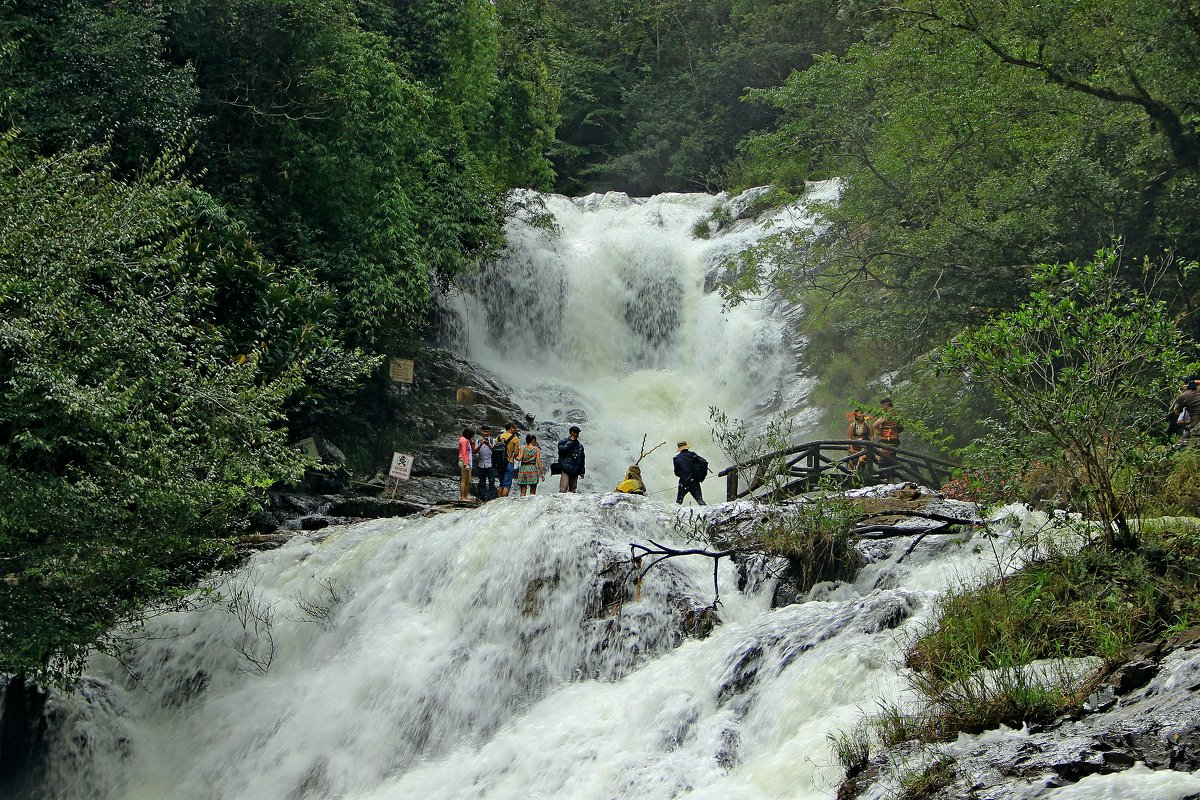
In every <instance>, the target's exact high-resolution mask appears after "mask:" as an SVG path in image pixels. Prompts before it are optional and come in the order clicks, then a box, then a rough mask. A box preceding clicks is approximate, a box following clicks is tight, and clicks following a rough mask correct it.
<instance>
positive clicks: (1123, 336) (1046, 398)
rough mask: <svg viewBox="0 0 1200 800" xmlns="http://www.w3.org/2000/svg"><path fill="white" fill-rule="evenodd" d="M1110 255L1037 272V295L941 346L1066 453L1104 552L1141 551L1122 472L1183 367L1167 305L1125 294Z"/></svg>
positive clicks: (1133, 500)
mask: <svg viewBox="0 0 1200 800" xmlns="http://www.w3.org/2000/svg"><path fill="white" fill-rule="evenodd" d="M1118 266H1119V261H1118V258H1117V256H1116V254H1114V253H1103V252H1102V253H1100V254H1099V255H1098V256H1097V259H1096V261H1094V262H1092V263H1088V264H1083V265H1077V264H1074V263H1071V264H1065V265H1052V266H1043V267H1040V268H1039V269H1038V271H1037V273H1036V274H1035V276H1034V280H1035V289H1034V291H1033V293H1032V295H1031V296H1030V299H1029V300H1028V301H1027V302H1026V303H1024V304H1023V305H1022V306H1021V307H1020V308H1019V309H1017V310H1016V311H1012V312H1008V313H1006V314H1001V315H998V316H996V317H994V318H993V319H992V320H990V321H989V322H988V323H987V324H985V325H983V326H982V327H980V328H977V329H975V330H972V331H969V332H968V333H965V334H964V335H962V336H961V337H959V338H958V339H956V340H954V341H953V342H951V343H950V344H949V345H948V346H947V348H946V354H945V355H946V366H947V367H948V368H950V369H959V370H964V371H966V372H968V373H969V374H970V375H971V378H972V380H973V381H974V382H975V383H976V385H978V386H980V387H986V388H987V389H988V390H990V391H992V392H994V393H995V394H996V396H997V398H998V399H999V400H1000V402H1001V403H1002V404H1003V406H1004V407H1005V410H1006V411H1007V412H1008V413H1009V414H1010V415H1011V416H1012V418H1013V419H1014V420H1015V421H1016V422H1017V423H1018V424H1019V425H1020V426H1022V427H1023V428H1024V429H1025V430H1026V431H1028V432H1029V433H1030V434H1031V435H1033V436H1036V437H1044V438H1045V439H1046V440H1047V441H1048V442H1050V443H1052V444H1053V446H1054V447H1055V448H1056V449H1057V450H1058V451H1060V452H1061V453H1062V456H1063V464H1064V466H1065V469H1066V470H1067V471H1069V472H1070V474H1071V475H1072V476H1073V477H1074V479H1075V482H1076V484H1077V485H1078V486H1079V491H1078V492H1077V495H1078V496H1079V497H1080V498H1081V499H1085V500H1089V501H1090V503H1089V504H1090V505H1092V506H1093V507H1094V510H1095V512H1096V513H1097V514H1098V515H1099V517H1100V519H1101V520H1102V522H1103V523H1104V528H1105V535H1104V538H1105V542H1106V543H1107V544H1108V545H1109V546H1116V547H1128V546H1132V545H1134V544H1135V543H1136V531H1133V530H1131V527H1130V526H1131V521H1133V520H1135V518H1136V515H1137V514H1136V512H1137V511H1138V508H1139V504H1140V502H1141V493H1140V492H1139V491H1138V489H1139V487H1137V486H1136V484H1130V483H1125V484H1122V483H1121V482H1120V481H1119V480H1118V478H1119V475H1120V474H1121V473H1122V472H1123V471H1127V470H1130V469H1133V470H1134V471H1136V470H1137V465H1136V464H1134V463H1133V460H1134V459H1137V458H1138V457H1139V456H1140V455H1141V454H1143V453H1144V452H1145V446H1144V445H1145V442H1146V440H1147V438H1148V431H1150V430H1152V429H1153V427H1154V426H1155V424H1156V423H1158V421H1159V417H1160V416H1161V410H1162V409H1163V408H1165V407H1166V406H1167V404H1168V402H1169V400H1170V392H1171V388H1172V386H1173V384H1174V382H1175V381H1176V380H1177V379H1178V376H1179V375H1182V374H1183V370H1184V368H1185V366H1186V363H1187V362H1186V360H1185V358H1184V355H1183V339H1182V336H1181V334H1180V332H1179V330H1178V328H1176V327H1175V325H1174V322H1173V321H1172V319H1171V318H1170V316H1169V315H1168V314H1167V311H1166V307H1165V304H1164V303H1162V302H1154V301H1151V300H1149V299H1148V298H1146V297H1145V296H1144V295H1142V294H1140V293H1139V292H1136V291H1132V290H1129V289H1127V288H1125V287H1124V286H1123V285H1122V283H1121V281H1120V280H1119V279H1118V275H1117V272H1118Z"/></svg>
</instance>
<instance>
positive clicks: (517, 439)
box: [492, 422, 521, 497]
mask: <svg viewBox="0 0 1200 800" xmlns="http://www.w3.org/2000/svg"><path fill="white" fill-rule="evenodd" d="M520 460H521V436H520V431H518V430H517V424H516V423H515V422H510V423H508V424H507V425H505V426H504V433H502V434H500V435H499V436H497V437H496V446H495V448H493V450H492V464H493V466H494V468H495V470H496V472H497V473H498V477H499V478H500V489H499V492H500V494H499V496H500V497H508V492H509V490H510V489H512V484H513V477H514V476H515V475H516V472H517V462H518V461H520Z"/></svg>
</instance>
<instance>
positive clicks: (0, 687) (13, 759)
mask: <svg viewBox="0 0 1200 800" xmlns="http://www.w3.org/2000/svg"><path fill="white" fill-rule="evenodd" d="M46 698H47V695H46V693H45V692H44V691H42V690H41V689H39V688H38V687H37V686H36V685H34V684H32V683H30V682H28V681H26V680H25V679H24V678H19V677H13V676H9V675H0V797H17V796H20V793H21V792H22V791H24V789H25V788H26V783H25V782H26V781H28V780H29V779H30V778H31V777H32V773H33V772H34V771H35V770H33V769H32V767H33V766H34V765H36V764H37V763H38V762H39V760H40V758H41V756H42V754H43V752H44V749H45V745H46V741H45V736H46V728H47V719H46V715H45V709H46Z"/></svg>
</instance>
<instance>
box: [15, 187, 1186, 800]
mask: <svg viewBox="0 0 1200 800" xmlns="http://www.w3.org/2000/svg"><path fill="white" fill-rule="evenodd" d="M835 192H836V187H834V186H833V185H831V184H827V185H820V186H816V187H814V189H813V197H816V198H824V199H831V198H832V197H833V196H834V195H835ZM546 203H547V210H548V211H550V212H551V213H553V215H554V216H555V218H556V220H557V224H558V228H559V232H558V233H557V234H556V235H549V234H547V233H546V232H544V231H543V230H541V229H539V228H536V227H533V226H530V225H527V224H525V223H520V222H514V223H513V225H512V227H511V230H510V233H511V235H512V240H513V247H512V249H511V251H510V252H509V254H508V255H507V256H506V258H505V259H504V260H503V261H502V262H500V263H498V264H496V265H493V266H492V267H491V268H490V269H489V270H487V271H485V272H484V273H483V274H482V275H481V276H480V279H479V283H478V285H477V287H476V288H475V290H474V292H472V293H470V294H469V295H464V296H460V297H459V298H457V299H456V300H455V301H454V302H456V303H458V304H459V307H460V308H461V309H462V320H463V336H464V348H465V350H466V352H467V353H468V354H469V355H470V357H472V358H473V359H475V360H476V361H478V362H479V363H481V364H483V365H485V366H486V367H488V368H489V369H491V370H492V371H494V372H495V373H496V374H497V375H499V376H500V377H501V378H502V379H503V380H504V381H505V382H507V383H509V384H510V385H511V386H512V387H514V390H515V392H516V395H517V400H518V401H519V402H520V403H521V404H522V405H523V406H524V407H526V408H528V409H531V410H533V411H534V412H535V413H536V414H538V415H539V417H540V418H541V419H546V420H555V421H556V422H558V423H560V424H562V425H563V426H564V427H565V425H567V424H569V423H570V422H574V421H579V422H581V426H582V427H583V428H584V431H585V433H584V437H583V438H584V441H585V442H586V443H587V446H588V461H589V467H590V468H589V472H588V477H587V478H586V479H585V482H584V484H583V486H582V487H581V488H582V489H583V492H584V493H582V494H579V495H557V494H551V495H542V496H537V497H531V498H521V499H518V498H515V497H513V498H508V499H501V500H498V501H495V502H492V503H489V504H487V505H485V506H483V507H482V508H479V509H477V510H459V511H452V512H449V513H445V514H442V515H439V516H435V517H430V518H423V517H414V518H405V519H398V520H379V521H374V522H366V523H362V524H358V525H353V526H349V527H344V528H334V529H327V530H325V531H320V532H317V533H309V534H301V535H299V536H298V537H297V538H295V539H293V540H292V541H291V542H289V543H288V544H287V545H285V546H284V547H282V548H281V549H279V550H276V551H272V552H269V553H263V554H260V555H258V556H257V557H255V558H254V559H253V560H252V562H251V563H250V564H249V565H248V566H247V568H246V569H244V570H242V571H239V572H238V573H236V574H233V575H227V576H219V577H218V578H216V579H214V583H213V586H212V588H213V589H214V591H215V594H213V595H212V596H211V597H209V599H207V600H205V599H204V598H198V599H197V607H196V608H195V609H194V610H190V611H187V612H177V613H171V614H165V615H161V616H158V617H156V618H154V619H151V620H150V621H149V622H148V623H147V625H146V627H145V628H144V629H143V630H140V631H138V632H137V633H136V641H134V642H133V645H134V646H133V648H132V650H131V651H130V653H129V654H128V655H127V656H126V657H125V658H124V659H123V660H122V661H120V662H118V661H116V660H113V659H110V658H96V659H94V660H93V662H92V664H91V665H90V668H89V671H88V677H87V678H86V680H85V681H84V682H83V684H82V685H81V687H80V688H79V690H78V691H76V692H75V693H73V694H69V695H61V694H56V695H54V696H53V697H52V698H51V700H50V703H49V720H50V724H51V727H50V733H49V735H50V751H49V753H48V754H47V763H48V765H49V768H48V771H47V774H46V775H45V776H43V777H44V779H42V780H41V781H40V782H39V784H38V785H37V786H36V787H34V788H33V790H32V793H31V794H32V797H34V798H37V800H334V799H335V798H336V800H453V799H455V798H461V799H463V800H466V799H467V798H470V799H471V800H475V799H477V798H478V799H482V798H488V799H489V800H531V799H533V798H538V799H543V800H668V799H669V798H688V799H689V800H701V799H702V798H703V799H706V800H806V799H807V798H828V797H831V796H832V795H833V792H834V788H835V787H836V785H837V784H838V782H839V781H840V779H841V772H840V769H839V768H838V766H837V765H836V763H835V759H834V757H833V755H832V754H831V752H830V746H829V741H828V736H829V734H830V733H832V732H837V731H840V730H844V729H846V728H848V727H850V726H851V725H852V724H853V723H854V722H855V721H856V720H858V719H859V718H860V717H861V716H862V715H863V714H864V713H870V712H872V711H873V710H875V709H876V708H877V707H878V703H879V702H880V701H881V700H883V701H887V700H894V699H897V698H900V697H901V692H902V687H903V680H902V676H901V674H900V672H899V671H898V668H897V662H898V653H899V651H900V649H901V648H902V646H903V642H904V641H905V638H906V637H907V636H909V635H911V632H912V631H913V630H914V629H915V627H916V626H919V625H921V624H922V622H923V621H924V620H926V619H928V617H929V615H930V613H931V612H932V609H933V608H934V604H935V601H936V598H937V596H938V595H939V593H941V592H942V591H944V590H945V589H946V588H947V587H948V586H950V585H953V584H954V583H956V582H958V581H962V580H968V579H969V578H970V577H971V576H973V575H976V574H978V573H979V572H980V571H981V570H984V569H987V568H988V565H989V564H990V563H992V554H991V552H990V548H989V547H986V546H984V547H979V546H976V545H977V544H978V542H977V541H971V540H960V539H951V538H948V537H940V538H939V537H930V538H929V539H928V540H926V541H925V542H923V543H922V544H921V546H920V547H918V548H917V549H915V550H914V551H913V552H912V554H911V555H909V556H908V557H906V558H904V560H903V563H898V561H899V559H900V558H901V554H903V553H904V552H905V550H906V548H907V545H908V542H907V541H904V540H899V541H897V542H895V543H894V544H893V545H892V546H890V547H889V546H887V545H880V546H878V547H875V548H873V549H872V550H871V560H872V563H870V564H868V565H867V566H866V567H865V568H864V569H863V570H862V571H861V572H860V574H859V576H858V578H857V579H856V580H855V582H854V583H853V584H842V585H836V586H833V585H827V586H821V587H818V590H816V592H815V593H814V595H813V598H812V599H811V600H810V601H809V602H805V603H801V604H796V605H791V606H787V607H784V608H779V609H775V610H772V609H771V608H770V598H771V595H772V589H773V584H772V581H771V580H770V579H769V578H766V577H765V576H762V575H751V576H750V581H749V588H748V589H747V590H746V591H744V592H742V591H739V590H738V588H737V585H738V580H739V576H738V575H737V574H736V571H735V570H734V568H733V567H732V565H730V564H729V562H728V560H723V561H722V562H721V566H720V570H719V572H718V576H717V580H718V583H719V590H720V597H721V604H720V606H719V607H718V617H719V622H718V624H716V626H715V628H714V629H713V630H712V632H711V634H710V635H708V636H707V637H704V638H698V637H696V636H693V635H691V634H690V633H689V631H690V630H691V629H692V628H693V627H694V625H695V623H696V620H697V618H702V617H703V614H701V613H700V612H701V610H702V609H703V607H704V606H706V605H708V604H710V603H711V602H712V601H713V591H714V590H713V575H712V567H711V562H710V561H709V560H708V559H705V558H698V557H692V558H678V559H673V560H671V561H669V562H666V563H664V564H662V565H659V566H658V567H656V568H655V569H654V570H652V571H651V572H650V573H649V574H648V575H647V576H646V577H645V579H644V581H643V582H642V585H641V587H640V589H639V588H637V587H635V586H634V585H633V584H632V582H631V580H632V579H631V573H630V565H629V563H628V558H629V552H630V551H629V545H630V543H632V542H642V543H644V542H648V541H650V540H654V541H658V542H662V543H668V544H669V543H674V544H676V545H684V544H686V537H685V534H686V532H687V530H688V528H689V520H690V519H691V518H692V516H691V515H693V514H700V513H715V514H721V513H727V511H728V509H727V508H726V509H723V508H722V507H720V506H715V507H709V508H708V509H704V510H703V511H701V510H698V509H693V508H686V509H679V508H678V507H676V506H675V505H674V504H673V503H671V502H670V500H672V499H673V497H669V496H667V495H658V496H657V497H655V496H650V497H645V498H639V497H628V496H617V495H611V494H606V491H607V489H609V488H611V486H612V485H613V484H615V483H616V481H617V480H618V479H619V478H620V474H621V472H622V471H623V470H624V467H625V466H626V465H627V464H628V463H630V462H631V461H632V460H634V459H635V458H636V457H637V454H638V447H639V445H640V443H641V439H642V435H643V434H646V435H648V446H652V445H654V444H657V442H658V441H662V440H666V441H668V446H667V447H666V448H664V449H663V450H662V451H660V452H658V453H655V455H654V456H652V457H651V459H650V460H648V461H647V462H646V466H647V469H646V474H647V480H648V482H649V483H650V486H651V489H652V490H657V489H662V488H668V487H670V486H671V485H673V478H672V477H671V475H670V456H671V455H672V454H673V452H674V446H673V445H674V442H675V440H677V439H680V438H685V439H688V440H689V441H692V442H693V443H694V444H695V446H696V449H698V450H700V451H701V452H706V453H707V454H709V455H710V456H711V458H710V460H711V461H713V462H714V463H713V466H714V467H716V466H718V460H719V455H718V454H716V453H715V452H713V449H712V445H711V440H710V439H709V432H708V413H709V412H708V409H709V407H710V406H717V407H720V408H722V409H724V410H725V411H727V412H728V413H730V414H731V415H734V416H741V417H746V418H751V419H753V418H756V417H759V418H761V416H762V415H764V414H766V413H769V412H771V411H772V410H775V409H782V410H785V411H792V412H795V411H797V410H799V409H801V408H802V403H801V400H802V398H803V394H804V391H805V389H806V386H805V384H804V383H803V380H802V379H799V378H797V377H796V369H795V367H796V364H795V361H794V353H793V349H792V347H791V346H790V345H789V343H788V341H787V335H786V330H785V328H786V323H785V320H784V317H783V316H782V314H781V313H780V312H781V310H780V309H778V308H774V307H772V306H771V305H770V304H768V303H757V304H749V305H747V306H745V307H742V308H739V309H736V310H735V311H733V312H731V313H727V314H722V313H721V309H720V300H719V298H717V297H716V296H715V295H713V294H712V293H707V292H705V291H704V288H705V281H706V277H711V272H712V270H713V269H714V268H715V266H714V265H715V264H716V262H717V261H718V260H719V256H720V254H721V253H723V252H726V253H727V252H729V251H731V250H734V249H736V248H737V247H740V246H743V245H744V244H745V243H746V242H749V241H752V240H753V239H754V238H755V237H757V236H760V235H761V232H759V231H757V230H756V229H754V228H753V227H752V226H743V227H742V229H740V230H739V231H735V232H734V233H732V234H730V235H728V236H722V237H717V238H715V239H711V240H707V241H705V240H700V239H696V238H694V237H693V236H692V235H691V230H692V228H693V227H694V226H695V224H696V222H697V221H698V220H701V219H703V218H705V217H707V216H708V215H709V214H710V213H711V212H712V211H713V209H714V208H716V204H717V203H718V200H717V199H714V198H712V197H708V196H704V195H673V196H664V197H659V198H653V199H650V200H648V201H641V202H633V201H629V200H628V199H627V198H624V197H623V196H620V195H610V196H607V197H605V198H599V197H594V198H590V199H588V200H586V201H571V200H568V199H566V198H557V197H551V198H547V200H546ZM787 219H788V220H791V221H793V222H794V224H810V222H811V220H810V219H808V218H807V216H806V214H805V212H804V209H803V208H798V209H796V210H795V211H794V212H792V213H791V214H790V215H788V216H787ZM495 297H502V298H504V300H505V301H506V303H507V305H501V304H498V303H496V302H494V300H493V298H495ZM508 307H511V308H513V309H515V311H514V313H513V314H512V315H511V316H510V315H509V314H507V313H506V312H505V311H503V310H497V309H498V308H500V309H503V308H508ZM800 419H801V422H802V423H803V420H804V417H803V416H802V415H801V417H800ZM717 483H718V482H716V481H711V482H710V483H709V484H708V486H707V487H706V488H707V489H708V492H709V497H710V500H719V499H720V493H721V492H720V487H719V486H717V485H716V484H717ZM935 538H936V539H937V540H936V541H935ZM897 623H899V624H898V625H897ZM1197 790H1200V781H1198V780H1197V779H1196V778H1195V777H1194V776H1190V775H1185V774H1181V773H1161V774H1160V773H1153V774H1145V771H1140V772H1137V771H1130V773H1129V774H1127V775H1124V776H1114V777H1108V778H1098V777H1097V778H1089V779H1088V780H1087V781H1086V782H1085V783H1083V784H1080V785H1079V786H1076V787H1071V788H1069V789H1066V790H1062V792H1061V793H1060V795H1059V797H1060V798H1062V799H1063V800H1066V799H1067V798H1070V799H1071V800H1099V799H1100V798H1105V797H1146V798H1151V797H1153V798H1161V799H1162V800H1173V799H1176V798H1181V797H1183V796H1184V794H1186V793H1187V792H1189V791H1197Z"/></svg>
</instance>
